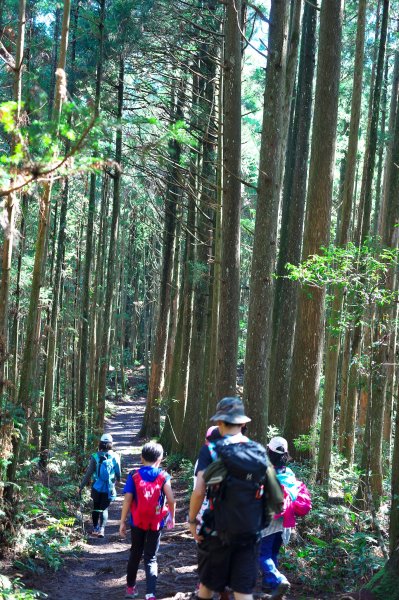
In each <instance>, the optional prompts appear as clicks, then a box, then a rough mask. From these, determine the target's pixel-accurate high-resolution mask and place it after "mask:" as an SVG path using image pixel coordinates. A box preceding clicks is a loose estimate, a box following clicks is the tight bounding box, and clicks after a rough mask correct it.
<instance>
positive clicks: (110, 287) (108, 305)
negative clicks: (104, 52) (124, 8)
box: [79, 53, 125, 432]
mask: <svg viewBox="0 0 399 600" xmlns="http://www.w3.org/2000/svg"><path fill="white" fill-rule="evenodd" d="M124 82H125V57H124V55H123V53H121V54H120V56H119V72H118V108H117V118H118V121H119V122H121V120H122V115H123V94H124ZM115 162H116V167H115V171H114V175H113V184H114V185H113V196H112V216H111V228H110V238H109V247H108V261H107V284H106V289H105V299H104V300H105V301H104V311H103V319H102V320H103V330H102V338H101V346H100V355H99V377H98V413H97V429H98V431H99V432H100V431H101V430H102V429H103V427H104V418H105V394H106V389H107V373H108V366H109V348H110V335H111V322H112V301H113V296H114V292H115V283H116V268H115V256H116V249H117V243H118V235H119V216H120V203H121V190H120V188H121V178H122V167H121V163H122V128H121V127H118V129H117V131H116V140H115ZM79 408H81V407H79Z"/></svg>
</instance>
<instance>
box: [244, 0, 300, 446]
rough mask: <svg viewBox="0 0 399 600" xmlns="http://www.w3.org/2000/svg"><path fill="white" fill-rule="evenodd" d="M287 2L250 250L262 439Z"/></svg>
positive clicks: (253, 360) (256, 429)
mask: <svg viewBox="0 0 399 600" xmlns="http://www.w3.org/2000/svg"><path fill="white" fill-rule="evenodd" d="M288 8H289V4H288V3H287V2H285V0H272V3H271V9H270V25H269V41H268V49H269V53H268V62H267V69H266V83H265V95H264V108H263V125H262V138H261V148H260V159H259V179H258V194H257V206H256V223H255V236H254V245H253V255H252V269H251V284H250V300H249V312H248V336H247V347H246V358H245V375H244V397H245V399H246V400H247V402H248V406H249V411H250V413H251V416H252V418H253V421H252V425H251V430H252V434H253V435H254V437H255V438H256V439H258V440H260V441H266V434H267V417H268V414H267V413H268V382H269V381H268V379H269V361H270V350H271V341H272V333H273V329H272V319H271V317H272V307H273V290H274V286H273V273H274V265H275V258H276V247H277V222H278V210H279V203H280V182H281V158H282V148H283V146H284V140H283V139H282V131H284V126H283V112H284V111H283V108H284V103H285V86H286V79H285V77H286V60H287V27H288Z"/></svg>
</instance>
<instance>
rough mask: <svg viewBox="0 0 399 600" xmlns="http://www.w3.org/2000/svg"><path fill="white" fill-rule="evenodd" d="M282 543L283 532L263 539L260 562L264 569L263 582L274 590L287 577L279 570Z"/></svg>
mask: <svg viewBox="0 0 399 600" xmlns="http://www.w3.org/2000/svg"><path fill="white" fill-rule="evenodd" d="M281 544H282V532H281V531H277V532H276V533H272V534H270V535H266V536H265V537H264V538H262V540H261V544H260V556H259V563H260V568H261V569H262V575H263V583H264V584H266V585H268V586H269V587H270V588H271V589H272V590H273V589H275V588H276V587H278V585H279V584H280V583H282V582H283V581H284V582H285V581H286V580H287V578H286V577H285V576H284V575H283V574H282V573H280V571H279V570H278V553H279V550H280V548H281Z"/></svg>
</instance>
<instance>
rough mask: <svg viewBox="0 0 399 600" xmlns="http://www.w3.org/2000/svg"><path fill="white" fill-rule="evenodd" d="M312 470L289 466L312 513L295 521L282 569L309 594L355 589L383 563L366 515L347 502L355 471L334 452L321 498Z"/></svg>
mask: <svg viewBox="0 0 399 600" xmlns="http://www.w3.org/2000/svg"><path fill="white" fill-rule="evenodd" d="M312 467H313V465H310V463H308V464H305V465H295V464H294V465H292V468H293V470H294V471H295V473H296V476H297V478H298V479H300V480H302V481H304V482H305V483H306V485H307V486H308V487H309V490H310V492H311V495H312V504H313V509H312V511H311V512H310V513H309V514H308V515H307V516H306V517H301V518H299V519H298V520H297V528H296V534H295V535H294V536H293V539H292V541H291V542H290V544H289V545H288V547H287V548H284V547H283V548H282V550H281V564H282V567H283V569H285V570H287V571H288V572H292V573H293V576H292V579H293V580H294V581H296V583H301V584H303V585H304V586H306V588H308V589H311V590H312V591H313V592H319V593H320V592H322V591H325V590H326V589H328V590H334V591H341V590H345V591H347V590H350V589H355V588H357V587H359V583H363V582H365V581H368V580H369V579H370V578H371V577H372V575H373V574H374V573H375V572H376V570H378V569H379V568H380V567H381V566H382V565H383V564H384V562H385V561H384V558H383V556H382V553H381V551H380V549H379V546H378V541H377V536H376V534H375V533H374V531H373V528H372V522H371V518H370V515H369V514H368V513H367V512H364V511H360V510H358V509H357V508H356V507H355V506H354V504H353V502H354V498H355V494H356V489H357V485H358V480H359V473H358V472H357V471H356V469H350V468H348V467H345V465H344V463H343V461H342V460H341V459H340V457H339V456H338V455H337V454H335V455H334V457H333V464H332V469H331V479H330V496H329V498H328V499H327V498H326V494H325V490H324V489H323V488H321V487H320V486H318V485H316V484H314V483H312V480H311V477H312V472H311V471H312Z"/></svg>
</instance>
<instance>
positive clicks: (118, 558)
mask: <svg viewBox="0 0 399 600" xmlns="http://www.w3.org/2000/svg"><path fill="white" fill-rule="evenodd" d="M144 409H145V397H143V396H133V395H132V396H125V397H124V398H119V399H118V400H117V401H116V402H115V413H114V415H113V416H112V417H111V418H109V419H108V420H107V423H106V427H105V430H106V431H107V432H108V433H111V434H112V436H113V439H114V448H115V450H116V451H117V452H119V453H120V454H121V459H122V485H120V486H119V489H118V497H117V499H116V500H115V501H114V502H112V503H111V506H110V509H109V520H108V525H107V528H106V533H105V538H103V539H98V538H94V537H91V536H90V532H91V513H90V507H88V508H86V510H85V515H84V527H85V531H86V532H87V537H86V541H85V540H83V541H82V542H81V546H82V547H83V552H82V553H81V554H80V555H79V556H78V558H71V557H70V558H67V559H66V561H65V563H64V566H63V567H62V568H61V569H60V570H59V571H58V572H57V573H48V574H46V575H43V574H42V575H36V576H31V577H29V579H28V581H26V580H25V584H26V585H27V586H28V587H31V588H34V589H37V590H40V591H42V592H45V593H46V594H47V595H48V598H49V600H61V599H62V600H86V599H88V598H94V599H96V600H117V599H118V600H121V599H123V598H124V595H125V587H126V566H127V561H128V557H129V549H130V531H129V529H128V535H127V538H126V539H124V540H122V539H121V538H120V536H119V517H120V513H121V507H122V502H123V494H122V490H123V484H124V482H125V480H126V476H127V474H128V473H129V472H130V471H131V470H132V469H133V468H136V467H138V466H139V464H140V449H141V446H142V444H143V440H142V439H140V438H139V437H138V433H139V431H140V427H141V423H142V419H143V415H144ZM172 485H173V490H174V493H175V497H176V501H177V514H176V527H175V528H174V529H173V530H171V531H168V530H164V532H163V533H162V538H161V547H160V551H159V554H158V566H159V574H158V584H157V598H158V599H160V600H161V599H165V600H166V599H167V598H174V600H188V599H189V598H190V597H195V596H194V592H195V589H196V585H197V582H198V578H197V572H196V571H197V556H196V547H195V543H194V541H193V539H192V537H191V535H190V534H189V532H188V528H187V525H186V516H187V509H188V503H187V489H186V486H182V485H179V484H178V483H177V482H176V480H173V483H172ZM141 566H143V565H142V564H141ZM137 586H138V591H139V599H140V598H144V597H145V573H144V569H143V568H141V569H140V570H139V572H138V578H137ZM256 592H257V593H256ZM256 592H255V597H257V598H258V599H259V598H262V600H266V599H267V598H268V597H269V596H268V595H267V594H262V592H261V591H260V589H258V590H257V591H256ZM326 592H327V594H326V596H324V594H323V596H317V597H315V596H314V595H312V594H306V593H304V590H302V589H301V590H295V586H294V590H293V592H292V593H293V594H294V595H290V596H286V597H285V598H286V600H293V598H296V599H297V600H301V599H304V598H307V599H309V600H322V598H331V597H332V596H331V594H329V593H328V592H332V590H326ZM217 596H218V595H215V598H217ZM335 597H336V596H335ZM231 598H233V596H232V595H231Z"/></svg>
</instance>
